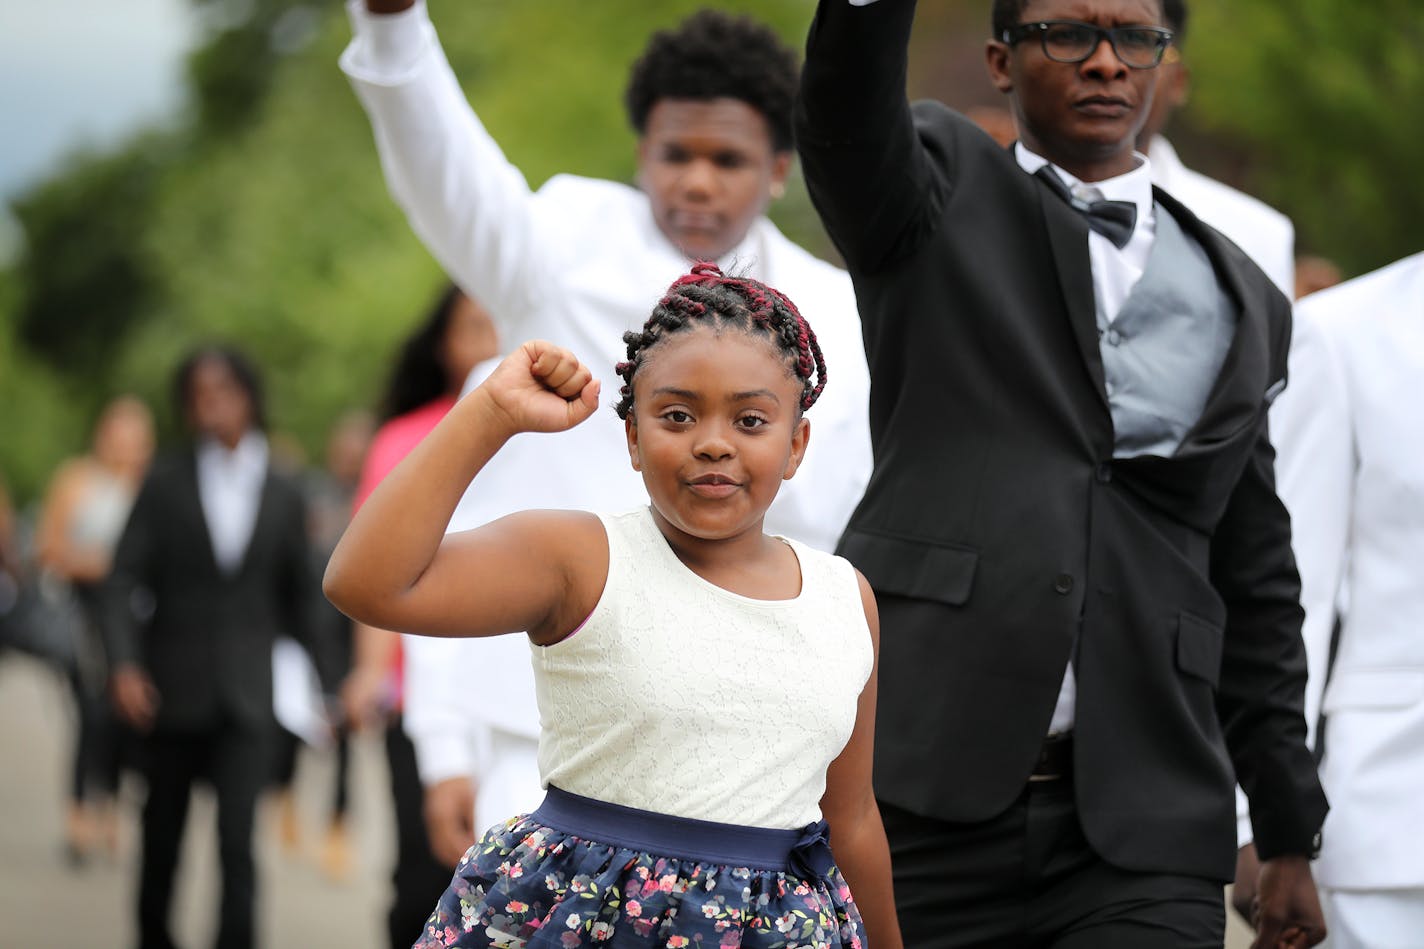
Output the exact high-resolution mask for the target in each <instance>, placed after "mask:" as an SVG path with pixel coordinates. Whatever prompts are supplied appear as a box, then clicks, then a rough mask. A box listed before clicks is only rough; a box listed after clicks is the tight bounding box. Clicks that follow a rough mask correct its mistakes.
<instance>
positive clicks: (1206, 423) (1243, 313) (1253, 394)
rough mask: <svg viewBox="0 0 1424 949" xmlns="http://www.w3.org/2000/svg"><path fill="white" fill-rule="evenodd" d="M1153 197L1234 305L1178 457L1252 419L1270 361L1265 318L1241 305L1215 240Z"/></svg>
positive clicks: (1232, 272)
mask: <svg viewBox="0 0 1424 949" xmlns="http://www.w3.org/2000/svg"><path fill="white" fill-rule="evenodd" d="M1153 193H1154V196H1155V197H1156V199H1157V201H1158V203H1159V204H1160V205H1162V206H1164V207H1165V208H1166V209H1167V210H1168V212H1170V213H1171V215H1172V216H1173V217H1174V218H1176V219H1177V223H1178V224H1180V225H1181V227H1182V230H1183V231H1185V232H1186V233H1188V234H1190V235H1191V236H1192V237H1193V238H1195V239H1196V240H1197V241H1198V242H1199V243H1200V244H1201V245H1202V247H1203V248H1204V249H1205V250H1206V253H1207V256H1208V257H1209V258H1211V263H1212V267H1213V268H1214V269H1215V271H1216V278H1217V280H1218V281H1220V283H1221V286H1222V288H1223V289H1224V290H1225V291H1226V295H1227V296H1228V297H1229V298H1230V299H1231V301H1232V303H1233V304H1234V305H1235V307H1236V331H1235V333H1234V334H1233V335H1232V338H1231V346H1230V347H1229V348H1228V349H1227V351H1226V359H1225V360H1224V361H1223V362H1222V364H1221V370H1220V372H1218V373H1217V375H1216V379H1215V381H1214V382H1213V383H1212V386H1211V391H1210V392H1209V393H1208V395H1207V400H1206V405H1205V406H1204V407H1203V409H1202V414H1201V417H1200V418H1198V419H1197V422H1196V424H1195V425H1193V426H1192V427H1191V429H1189V430H1188V432H1187V434H1186V436H1185V437H1184V438H1183V439H1182V444H1181V446H1180V447H1179V448H1178V449H1177V454H1178V455H1182V454H1189V453H1191V452H1192V451H1193V450H1194V449H1198V448H1203V447H1209V446H1212V445H1214V444H1215V443H1217V442H1218V441H1219V440H1220V439H1221V438H1223V437H1225V436H1227V435H1230V434H1231V433H1233V432H1235V431H1237V430H1239V429H1240V428H1241V426H1242V425H1243V424H1245V423H1246V422H1249V421H1250V419H1252V418H1254V416H1255V412H1256V410H1257V409H1258V408H1259V406H1260V404H1261V401H1262V400H1263V399H1264V398H1265V392H1266V386H1267V385H1269V384H1270V383H1271V382H1273V381H1274V380H1271V379H1266V378H1265V376H1266V375H1269V373H1268V372H1266V371H1265V370H1266V369H1267V367H1268V363H1269V340H1268V339H1266V338H1265V337H1266V314H1265V312H1264V311H1262V310H1261V309H1260V308H1259V307H1248V306H1246V301H1247V300H1248V299H1250V296H1249V294H1248V292H1247V288H1246V284H1245V282H1244V281H1243V280H1242V276H1241V272H1240V270H1239V269H1238V268H1236V267H1233V266H1231V265H1230V264H1229V262H1228V261H1226V259H1225V256H1224V251H1223V248H1222V244H1221V238H1220V236H1219V235H1218V234H1217V233H1216V232H1214V231H1212V230H1210V229H1209V228H1207V227H1206V226H1205V225H1204V224H1202V223H1201V221H1200V220H1199V219H1198V218H1197V217H1196V215H1194V214H1192V212H1191V211H1190V210H1189V209H1188V208H1187V207H1186V206H1184V205H1183V204H1181V203H1180V202H1179V201H1177V200H1176V199H1174V198H1172V197H1171V196H1170V195H1168V194H1166V193H1165V192H1163V191H1161V190H1160V189H1158V188H1155V187H1154V188H1153Z"/></svg>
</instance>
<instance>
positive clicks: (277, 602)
mask: <svg viewBox="0 0 1424 949" xmlns="http://www.w3.org/2000/svg"><path fill="white" fill-rule="evenodd" d="M306 528H307V520H306V505H305V502H304V500H303V497H302V493H301V490H300V488H299V486H298V482H297V480H296V479H295V478H293V477H290V476H288V475H286V474H283V473H281V472H278V471H276V470H274V469H272V468H270V467H269V469H268V472H267V479H266V483H265V484H264V485H263V489H262V499H261V502H260V504H259V507H258V512H257V521H256V523H255V524H254V526H253V530H252V540H251V542H250V543H249V544H248V548H247V552H246V554H245V555H244V557H243V561H242V565H241V567H240V568H239V569H238V570H237V571H236V572H235V573H232V574H227V573H224V572H223V571H221V570H220V569H219V567H218V564H217V561H216V559H215V558H214V555H213V546H212V541H211V539H210V537H209V534H208V527H207V521H206V519H205V518H204V515H203V507H202V502H201V500H200V499H199V495H198V477H197V458H196V455H195V453H194V452H192V451H185V452H183V453H181V454H178V455H175V456H173V457H169V458H165V459H161V460H160V461H158V462H156V463H155V464H154V466H153V468H152V470H151V471H150V472H149V474H148V477H147V478H146V479H145V481H144V483H143V487H142V488H141V489H140V490H139V494H138V498H137V500H136V501H135V502H134V507H133V511H132V513H131V514H130V515H129V520H128V524H127V526H126V527H125V528H124V533H123V536H122V538H121V539H120V540H119V544H118V547H117V549H116V552H115V555H114V566H113V571H112V573H111V575H110V577H109V579H108V580H107V581H106V582H105V589H104V603H105V607H104V611H103V618H102V623H103V627H104V634H105V643H106V646H107V648H108V650H109V656H110V662H111V663H112V664H117V663H121V662H136V663H138V664H139V665H141V666H142V667H143V668H144V669H145V670H146V671H147V672H148V674H149V675H150V676H151V677H152V678H153V681H154V684H155V685H156V686H157V688H158V691H159V695H160V704H159V708H158V717H157V720H156V722H155V726H154V727H155V729H156V730H162V731H197V730H202V729H206V728H210V727H212V726H214V725H216V724H218V723H220V722H223V721H235V722H237V723H239V724H242V725H248V726H256V727H266V726H267V725H268V724H270V723H271V722H272V719H273V716H272V644H273V641H274V639H275V638H276V637H277V636H278V635H288V636H293V637H295V638H296V639H298V640H299V641H300V642H302V643H303V644H304V645H306V646H307V648H308V651H309V652H310V653H311V654H312V658H313V661H314V663H315V664H316V665H317V668H318V670H319V671H320V672H321V673H322V679H323V681H324V682H326V683H328V684H330V681H331V674H330V665H331V664H330V653H331V650H330V648H329V644H328V643H326V642H325V641H320V640H318V638H317V633H316V632H315V629H316V626H315V623H314V622H313V620H314V617H315V615H316V610H317V608H318V603H319V599H318V598H319V596H320V591H319V587H318V586H317V580H316V576H315V573H314V572H313V569H312V560H311V556H310V553H309V550H308V541H307V533H306Z"/></svg>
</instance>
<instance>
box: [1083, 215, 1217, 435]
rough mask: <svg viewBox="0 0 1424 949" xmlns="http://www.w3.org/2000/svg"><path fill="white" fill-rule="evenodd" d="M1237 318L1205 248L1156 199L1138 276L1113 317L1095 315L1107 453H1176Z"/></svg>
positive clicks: (1196, 415)
mask: <svg viewBox="0 0 1424 949" xmlns="http://www.w3.org/2000/svg"><path fill="white" fill-rule="evenodd" d="M1236 320H1237V313H1236V306H1235V304H1234V303H1232V301H1231V298H1230V297H1228V296H1227V295H1226V292H1225V291H1224V290H1223V289H1222V287H1221V284H1220V282H1219V281H1218V280H1217V278H1216V271H1215V270H1213V269H1212V266H1211V260H1210V259H1209V258H1208V257H1207V255H1206V251H1205V250H1203V249H1202V247H1201V245H1200V244H1198V243H1197V242H1196V241H1195V240H1193V239H1192V238H1191V237H1189V236H1187V234H1185V233H1184V232H1183V231H1182V228H1181V226H1180V225H1178V224H1177V222H1176V221H1175V220H1174V219H1173V218H1172V215H1170V214H1168V213H1167V209H1166V208H1164V207H1162V205H1160V204H1158V205H1157V237H1156V239H1155V241H1154V242H1153V245H1152V251H1151V253H1150V254H1149V255H1148V257H1147V267H1146V269H1145V270H1144V271H1143V272H1142V278H1141V279H1140V280H1138V281H1137V283H1136V284H1135V285H1134V286H1133V288H1132V292H1131V293H1129V294H1128V298H1127V302H1126V303H1125V304H1123V307H1122V310H1121V312H1119V313H1118V315H1117V318H1116V319H1114V320H1113V321H1112V322H1111V323H1109V322H1107V320H1106V319H1105V318H1104V317H1103V315H1102V314H1101V313H1099V314H1098V348H1099V349H1100V350H1101V352H1102V356H1103V372H1104V375H1105V376H1106V380H1107V395H1108V405H1109V406H1110V408H1111V409H1112V420H1113V433H1114V443H1113V457H1115V458H1132V457H1134V456H1136V455H1160V456H1162V457H1170V456H1171V455H1172V454H1173V453H1175V452H1176V450H1177V448H1178V447H1179V446H1180V445H1181V444H1182V439H1183V438H1185V437H1186V434H1187V432H1188V431H1189V430H1190V429H1191V427H1192V426H1193V425H1195V424H1196V422H1197V419H1199V418H1200V417H1201V413H1202V409H1203V408H1205V407H1206V400H1207V396H1208V395H1210V393H1211V387H1212V385H1213V384H1214V383H1215V382H1216V377H1217V374H1218V373H1220V372H1221V364H1222V362H1224V361H1225V359H1226V351H1227V350H1228V349H1230V348H1231V340H1232V337H1233V336H1234V335H1235V333H1236Z"/></svg>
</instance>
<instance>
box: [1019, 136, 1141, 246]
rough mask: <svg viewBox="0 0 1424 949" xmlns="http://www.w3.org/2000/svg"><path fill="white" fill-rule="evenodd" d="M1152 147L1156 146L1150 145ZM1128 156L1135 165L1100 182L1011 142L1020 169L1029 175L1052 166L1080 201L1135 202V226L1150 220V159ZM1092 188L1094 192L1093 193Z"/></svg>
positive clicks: (1022, 144) (1133, 155)
mask: <svg viewBox="0 0 1424 949" xmlns="http://www.w3.org/2000/svg"><path fill="white" fill-rule="evenodd" d="M1153 148H1156V146H1155V145H1154V146H1153ZM1132 157H1133V160H1134V161H1136V162H1137V166H1136V167H1135V168H1133V169H1132V170H1131V171H1129V172H1125V173H1124V174H1121V175H1118V176H1116V177H1114V178H1104V179H1103V180H1102V181H1091V182H1084V181H1083V180H1081V179H1080V178H1078V177H1077V176H1075V175H1072V174H1069V173H1068V172H1066V171H1064V170H1063V169H1062V168H1060V167H1058V166H1057V165H1054V164H1053V163H1052V162H1050V161H1049V160H1048V159H1047V158H1044V157H1043V156H1042V155H1039V154H1037V153H1035V152H1032V151H1029V149H1028V148H1027V147H1026V146H1025V145H1024V143H1023V142H1016V143H1014V158H1015V159H1016V160H1017V161H1018V163H1019V167H1020V168H1022V169H1023V170H1024V171H1026V172H1028V173H1029V174H1033V173H1034V172H1036V171H1038V169H1040V168H1042V167H1043V166H1044V165H1052V167H1053V170H1054V171H1055V172H1057V174H1058V177H1059V178H1062V179H1063V183H1064V184H1066V185H1067V186H1068V190H1069V191H1071V192H1073V194H1074V195H1076V196H1078V197H1080V198H1083V199H1084V200H1090V201H1096V200H1102V199H1106V200H1109V201H1131V202H1132V203H1133V204H1135V205H1137V226H1138V227H1141V226H1142V224H1143V222H1144V221H1151V220H1153V219H1154V218H1153V213H1152V210H1153V197H1152V162H1151V161H1150V160H1149V159H1148V157H1147V156H1146V155H1144V154H1142V153H1141V152H1133V153H1132ZM1094 191H1096V194H1094V193H1093V192H1094Z"/></svg>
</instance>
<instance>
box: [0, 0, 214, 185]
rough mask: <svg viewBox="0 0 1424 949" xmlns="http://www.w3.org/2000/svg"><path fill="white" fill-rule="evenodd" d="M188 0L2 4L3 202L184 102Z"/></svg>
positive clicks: (191, 24) (20, 0) (190, 27)
mask: <svg viewBox="0 0 1424 949" xmlns="http://www.w3.org/2000/svg"><path fill="white" fill-rule="evenodd" d="M195 27H196V24H195V21H194V19H193V17H192V16H191V14H190V10H189V0H0V203H3V202H4V201H5V200H6V199H8V198H10V197H12V196H13V195H14V194H15V193H16V192H17V191H19V190H21V189H23V188H24V187H26V186H28V185H32V184H34V183H35V182H36V181H38V180H40V179H42V178H44V177H45V176H46V174H47V173H48V172H49V171H50V170H52V169H53V168H54V167H55V166H56V164H57V163H58V162H59V161H60V160H61V159H62V158H63V157H64V156H65V155H67V154H68V153H70V152H71V151H73V150H75V149H76V148H80V147H85V146H95V147H102V146H104V145H107V144H110V143H112V142H114V141H116V140H118V139H121V138H122V137H123V135H124V134H125V133H126V132H129V131H131V130H132V129H134V128H135V127H136V126H138V125H142V124H147V123H150V122H155V121H158V122H161V121H163V120H164V119H166V118H169V117H171V116H173V115H174V114H175V113H176V112H177V111H178V110H179V109H181V108H182V105H183V98H182V70H183V56H184V54H185V53H186V52H187V50H188V48H189V46H190V45H191V43H192V41H193V38H194V34H195Z"/></svg>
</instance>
